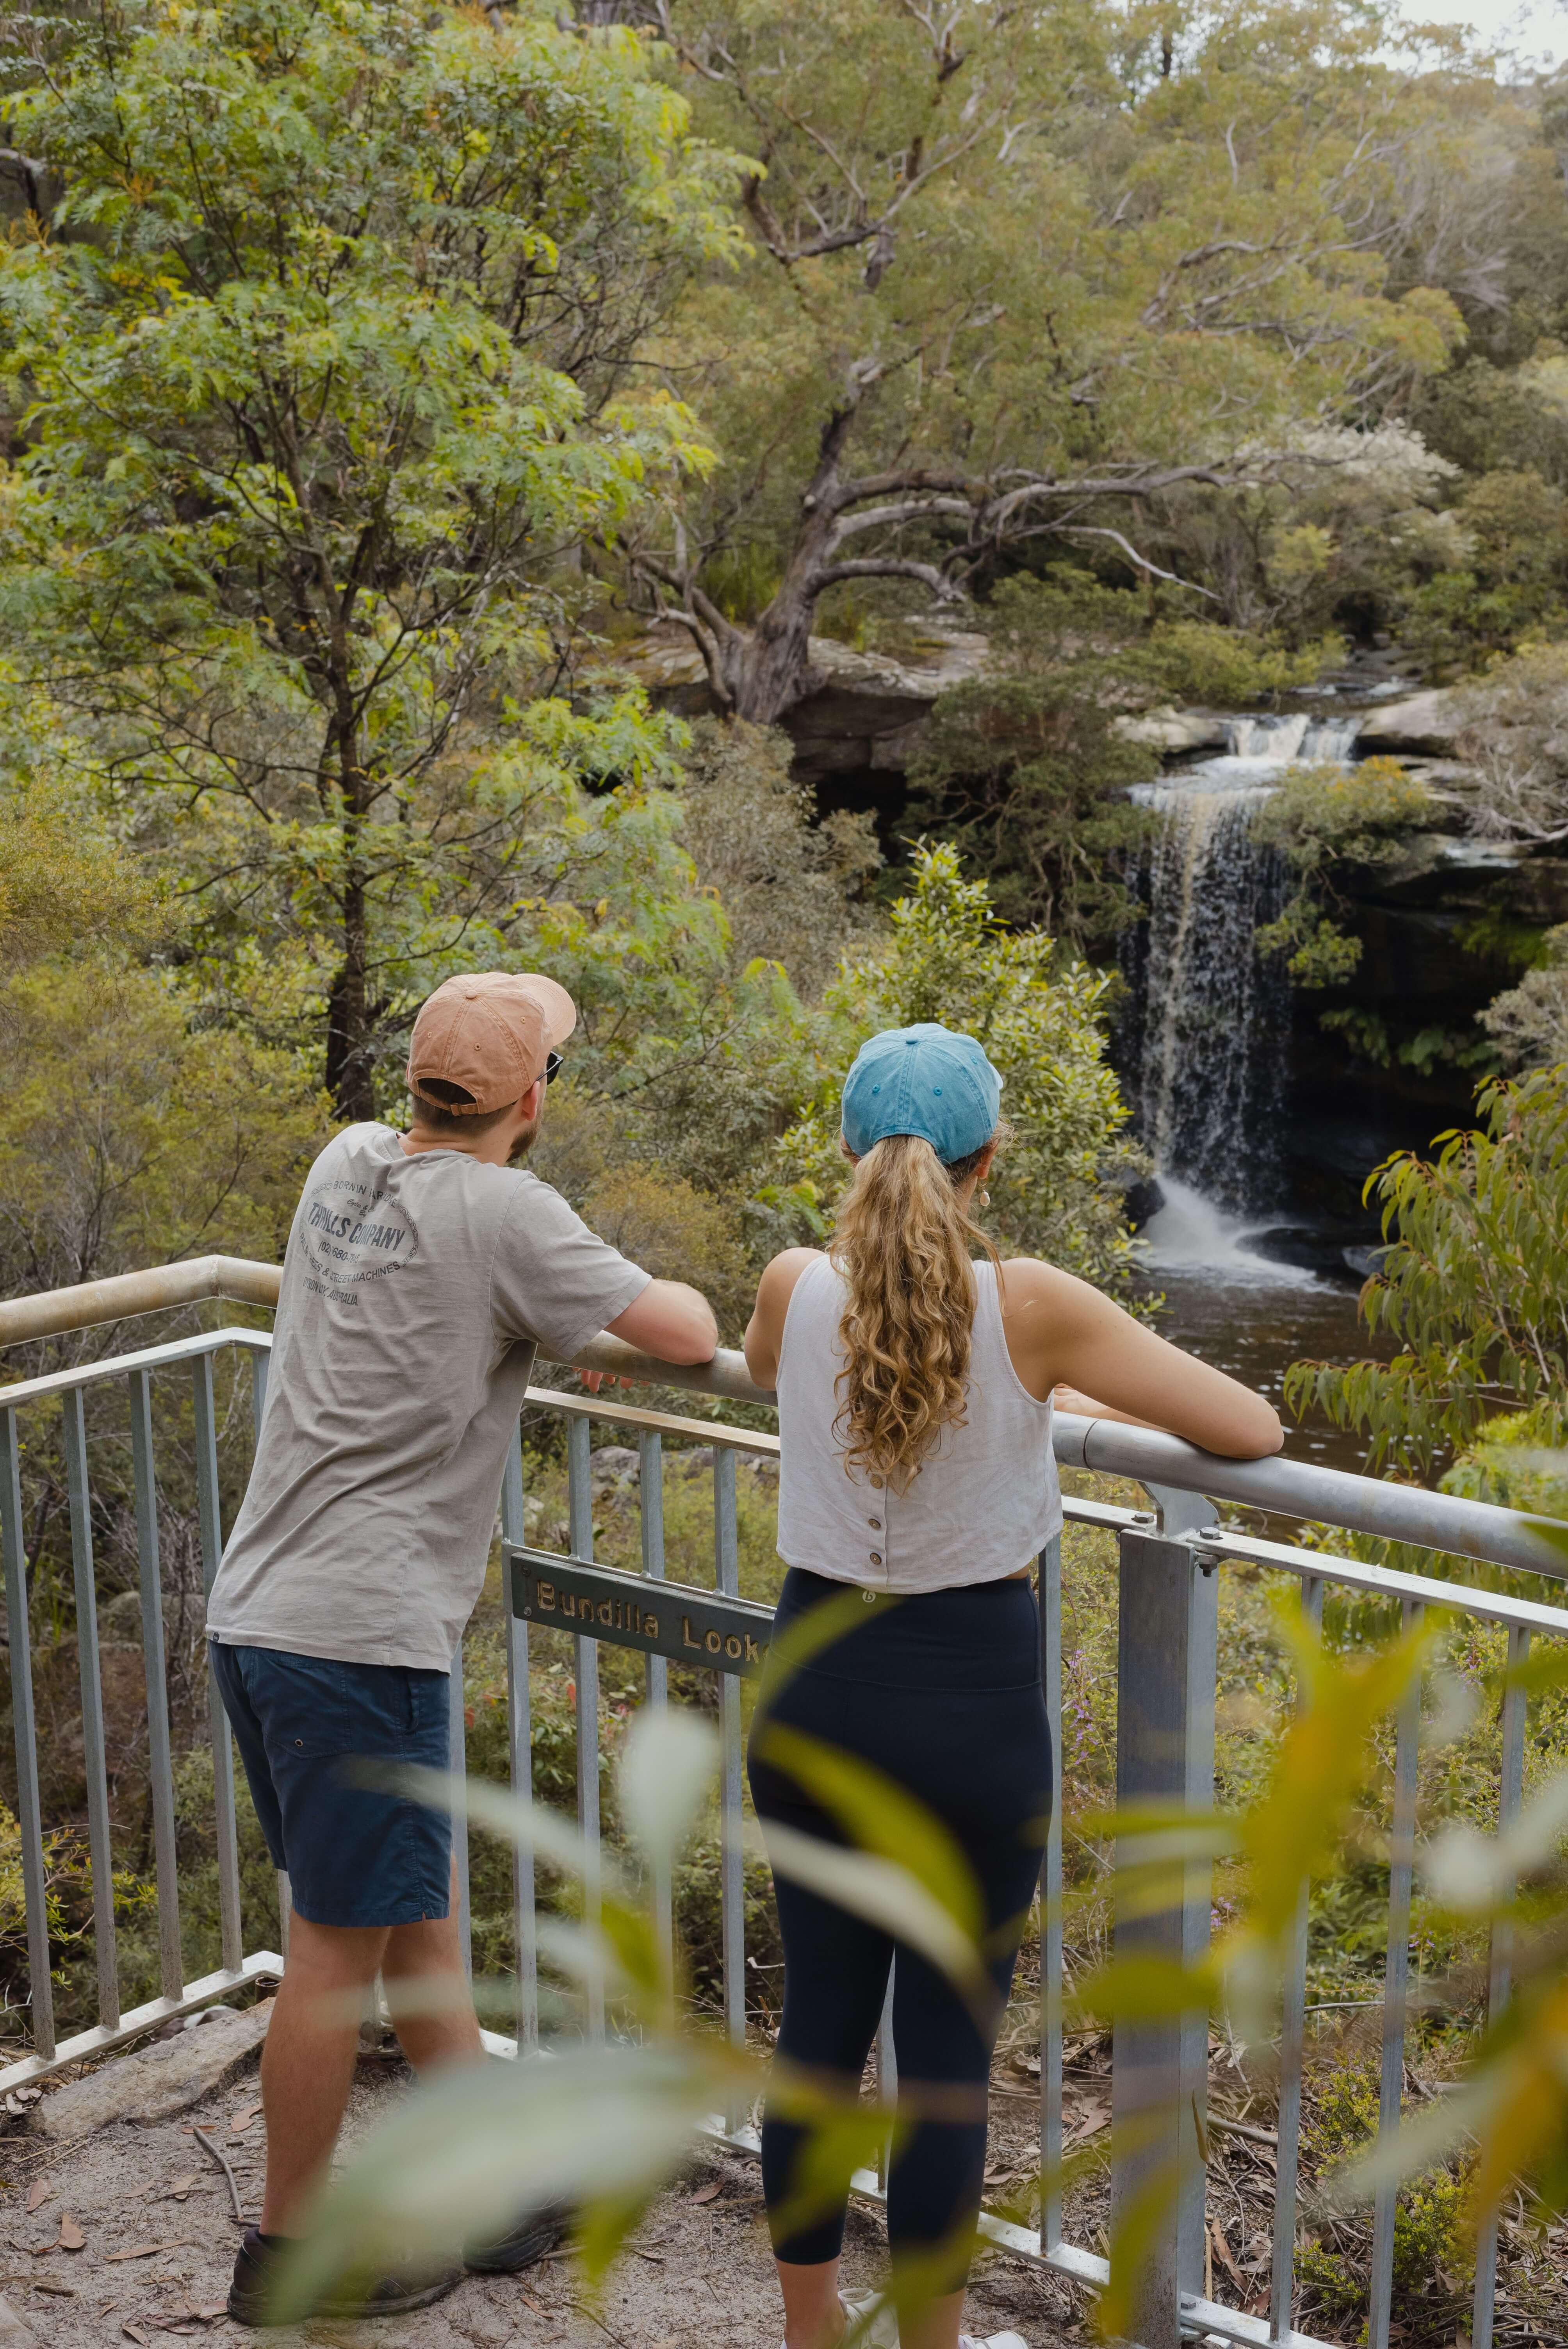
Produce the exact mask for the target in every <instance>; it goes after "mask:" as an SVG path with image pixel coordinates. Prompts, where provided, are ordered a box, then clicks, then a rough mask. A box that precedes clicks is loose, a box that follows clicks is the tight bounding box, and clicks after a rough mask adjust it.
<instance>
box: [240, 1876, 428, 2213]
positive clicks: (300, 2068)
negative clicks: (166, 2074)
mask: <svg viewBox="0 0 1568 2349" xmlns="http://www.w3.org/2000/svg"><path fill="white" fill-rule="evenodd" d="M411 1930H418V1928H413V1927H408V1926H403V1927H394V1928H391V1929H388V1928H387V1926H385V1925H313V1924H312V1923H311V1921H310V1920H309V1919H308V1918H305V1917H301V1916H299V1915H297V1914H296V1915H295V1916H294V1919H293V1920H292V1922H291V1925H290V1928H289V1956H288V1965H287V1968H286V1970H285V1971H284V1979H283V1984H282V1987H281V1988H280V1990H279V1992H278V1995H277V2003H276V2004H275V2006H274V2007H273V2019H272V2023H271V2024H270V2026H269V2028H268V2031H267V2036H266V2044H265V2045H264V2046H263V2050H262V2107H263V2113H264V2116H265V2118H266V2126H267V2187H266V2194H265V2198H264V2199H263V2205H262V2232H263V2234H264V2235H298V2234H303V2233H304V2230H305V2228H306V2226H307V2225H308V2223H309V2216H310V2206H311V2203H312V2201H313V2200H314V2199H315V2196H316V2194H317V2193H319V2191H320V2189H321V2188H322V2187H323V2186H324V2185H325V2182H326V2175H327V2169H328V2166H329V2164H330V2163H331V2160H332V2149H333V2147H334V2146H335V2144H336V2143H337V2132H338V2130H339V2128H340V2127H342V2125H343V2116H344V2113H345V2111H346V2108H347V2105H348V2092H349V2090H350V2088H351V2087H352V2086H353V2085H354V2064H355V2057H356V2053H357V2050H358V2046H359V2018H360V2013H361V2011H362V2007H363V2002H364V1996H365V1993H366V1991H368V1989H369V1987H370V1985H371V1983H372V1982H374V1981H375V1980H376V1977H377V1973H378V1972H379V1971H381V1967H382V1964H383V1961H384V1958H385V1954H386V1950H387V1941H388V1940H389V1939H390V1938H391V1934H392V1932H395V1931H403V1932H407V1931H411Z"/></svg>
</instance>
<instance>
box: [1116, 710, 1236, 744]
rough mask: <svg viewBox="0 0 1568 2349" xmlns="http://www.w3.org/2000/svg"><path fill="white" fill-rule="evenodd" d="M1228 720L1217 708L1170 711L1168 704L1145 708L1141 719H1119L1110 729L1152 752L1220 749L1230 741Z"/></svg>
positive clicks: (1126, 740)
mask: <svg viewBox="0 0 1568 2349" xmlns="http://www.w3.org/2000/svg"><path fill="white" fill-rule="evenodd" d="M1230 723H1231V721H1230V720H1229V719H1227V718H1226V717H1224V716H1223V715H1222V712H1221V711H1219V710H1218V709H1171V706H1170V705H1169V703H1167V704H1166V705H1165V706H1164V707H1163V708H1161V709H1147V710H1145V711H1144V713H1143V715H1142V717H1141V718H1118V719H1115V720H1114V721H1113V730H1114V731H1115V732H1116V733H1118V734H1119V735H1120V736H1121V738H1122V740H1123V741H1124V742H1144V743H1147V744H1148V745H1149V747H1150V749H1151V750H1163V751H1166V752H1169V753H1174V752H1177V751H1181V750H1223V749H1224V748H1225V746H1226V744H1227V742H1228V741H1229V740H1230V731H1229V729H1230Z"/></svg>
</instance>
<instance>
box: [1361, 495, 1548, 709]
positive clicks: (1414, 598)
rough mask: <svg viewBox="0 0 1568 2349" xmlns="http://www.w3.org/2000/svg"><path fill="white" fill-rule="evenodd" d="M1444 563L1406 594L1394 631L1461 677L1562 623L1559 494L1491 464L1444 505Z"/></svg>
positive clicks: (1433, 665) (1439, 668)
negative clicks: (1448, 510) (1453, 560)
mask: <svg viewBox="0 0 1568 2349" xmlns="http://www.w3.org/2000/svg"><path fill="white" fill-rule="evenodd" d="M1451 524H1452V533H1453V537H1452V551H1453V553H1454V554H1457V556H1458V557H1459V560H1458V563H1457V564H1455V565H1453V566H1452V567H1445V568H1444V569H1442V570H1440V571H1439V572H1438V573H1437V574H1436V575H1435V576H1434V577H1432V578H1430V579H1429V580H1428V581H1427V582H1426V583H1425V584H1424V585H1420V586H1418V587H1417V588H1416V589H1415V590H1414V592H1413V593H1412V594H1411V595H1409V597H1408V602H1407V605H1406V610H1405V615H1404V619H1403V624H1402V626H1403V633H1404V635H1405V636H1406V639H1407V641H1408V643H1409V645H1410V647H1411V649H1412V651H1413V652H1415V653H1416V655H1417V657H1418V658H1419V659H1420V660H1421V662H1422V663H1423V665H1424V666H1425V667H1428V668H1429V669H1432V670H1434V671H1436V672H1438V673H1439V674H1444V673H1449V674H1460V675H1462V674H1464V673H1465V672H1467V671H1469V670H1473V669H1479V668H1480V667H1483V666H1484V664H1485V662H1486V661H1487V659H1488V658H1489V657H1491V656H1494V655H1497V654H1500V653H1510V652H1512V651H1514V650H1515V649H1516V648H1518V647H1519V646H1520V645H1521V644H1522V642H1523V641H1524V639H1525V638H1527V637H1530V636H1542V635H1547V636H1558V635H1561V634H1562V633H1563V630H1564V629H1568V495H1565V493H1564V492H1563V490H1561V489H1558V488H1554V487H1553V486H1552V484H1550V483H1549V482H1546V481H1542V478H1541V476H1540V474H1539V473H1536V472H1532V471H1509V470H1506V469H1500V470H1499V471H1496V472H1488V473H1483V474H1481V475H1480V478H1479V480H1476V481H1471V482H1470V484H1469V485H1468V486H1467V488H1466V489H1465V492H1464V494H1463V495H1462V497H1461V498H1460V501H1459V502H1458V504H1457V506H1456V507H1455V508H1454V510H1453V513H1452V517H1451Z"/></svg>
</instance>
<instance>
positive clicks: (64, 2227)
mask: <svg viewBox="0 0 1568 2349" xmlns="http://www.w3.org/2000/svg"><path fill="white" fill-rule="evenodd" d="M86 2241H87V2237H86V2236H85V2235H84V2234H83V2232H82V2230H81V2229H80V2228H79V2227H78V2226H77V2222H76V2220H74V2219H73V2218H72V2216H71V2214H70V2212H69V2211H68V2210H62V2211H61V2213H60V2249H61V2251H80V2250H81V2248H82V2245H83V2244H84V2243H85V2242H86Z"/></svg>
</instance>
